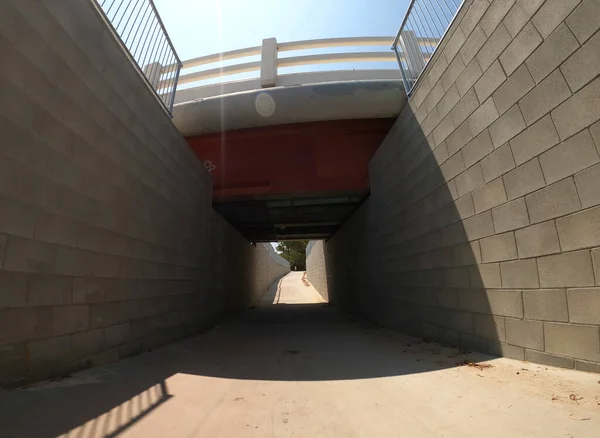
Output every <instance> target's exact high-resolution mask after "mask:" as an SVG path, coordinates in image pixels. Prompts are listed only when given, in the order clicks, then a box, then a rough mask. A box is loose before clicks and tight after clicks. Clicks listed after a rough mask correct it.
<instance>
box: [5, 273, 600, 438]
mask: <svg viewBox="0 0 600 438" xmlns="http://www.w3.org/2000/svg"><path fill="white" fill-rule="evenodd" d="M302 277H303V273H302V272H291V273H289V274H288V275H287V276H286V277H284V278H283V280H282V281H281V283H280V284H279V287H275V288H272V289H271V291H270V293H267V294H266V295H265V298H264V299H263V301H262V304H261V305H260V306H258V307H257V308H256V309H254V310H249V311H247V312H246V313H245V314H244V315H243V316H241V317H239V318H236V319H231V320H229V321H227V322H225V323H223V324H221V325H220V326H218V327H217V328H215V329H214V330H212V331H211V332H209V333H207V334H204V335H201V336H198V337H195V338H191V339H189V340H186V341H183V342H179V343H177V344H174V345H172V346H170V347H167V348H164V349H160V350H156V351H154V352H151V353H146V354H144V355H141V356H137V357H135V358H130V359H126V360H124V361H121V362H118V363H115V364H113V365H108V366H104V367H99V368H93V369H90V370H87V371H83V372H79V373H76V374H74V375H73V376H71V377H69V378H66V379H64V380H60V381H54V382H46V383H41V384H38V385H35V386H32V387H30V388H27V389H20V390H17V391H12V392H4V393H0V431H2V433H1V435H2V437H3V438H12V437H22V436H27V437H42V436H57V435H61V434H62V436H69V437H86V438H93V437H105V436H120V437H144V438H147V437H167V436H169V437H174V436H187V437H222V438H227V437H240V436H244V437H257V438H258V437H266V436H269V437H294V436H296V437H324V438H325V437H326V438H331V437H344V438H346V437H364V436H376V437H380V438H384V437H390V438H391V437H393V438H397V437H399V436H418V437H439V436H445V437H457V438H458V437H459V438H465V437H478V436H485V437H506V436H511V437H544V438H548V437H565V436H576V437H593V436H597V432H598V430H600V418H599V417H598V409H599V406H598V403H600V396H599V392H598V387H599V385H598V383H597V380H598V376H596V375H593V374H585V373H580V372H576V371H569V370H559V369H554V368H550V369H548V368H546V367H543V366H540V365H534V364H524V363H522V362H519V361H515V360H511V359H493V358H491V357H489V356H483V355H479V354H462V353H461V352H460V351H458V350H456V349H454V348H450V347H446V346H442V345H439V344H436V343H424V342H421V341H419V340H418V339H415V338H412V337H408V336H405V335H400V334H398V333H396V332H391V331H388V330H385V329H381V328H378V327H375V326H371V325H368V324H364V323H361V322H352V321H350V320H348V319H346V318H344V317H342V316H340V315H339V314H338V313H337V312H336V311H335V308H333V307H329V306H326V305H324V304H323V303H322V301H323V300H322V299H321V298H320V297H319V295H318V293H317V292H316V290H315V289H314V288H313V287H312V286H310V285H306V284H305V283H304V282H303V281H302ZM276 286H277V284H276ZM275 291H276V292H277V293H275ZM274 297H276V298H275V299H274ZM274 301H275V302H278V303H279V304H273V302H274ZM468 360H472V361H475V362H479V363H485V364H486V365H485V366H487V365H488V364H489V365H490V366H491V367H490V368H485V369H478V368H476V367H470V366H459V365H457V364H459V363H461V362H464V361H468ZM482 361H484V362H482ZM571 394H575V396H573V397H574V398H576V399H577V400H573V399H572V398H571V397H572V396H571ZM595 434H596V435H595Z"/></svg>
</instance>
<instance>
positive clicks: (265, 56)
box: [260, 38, 277, 88]
mask: <svg viewBox="0 0 600 438" xmlns="http://www.w3.org/2000/svg"><path fill="white" fill-rule="evenodd" d="M276 83H277V40H276V39H275V38H265V39H264V40H263V42H262V52H261V57H260V85H261V87H263V88H268V87H274V86H275V85H276Z"/></svg>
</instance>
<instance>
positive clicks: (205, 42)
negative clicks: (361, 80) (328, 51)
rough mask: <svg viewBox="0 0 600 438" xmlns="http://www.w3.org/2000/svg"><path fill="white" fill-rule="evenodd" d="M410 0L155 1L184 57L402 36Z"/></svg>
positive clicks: (174, 42) (180, 53) (180, 54)
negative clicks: (275, 44) (271, 44)
mask: <svg viewBox="0 0 600 438" xmlns="http://www.w3.org/2000/svg"><path fill="white" fill-rule="evenodd" d="M408 2H409V0H155V4H156V7H157V9H158V10H159V12H160V15H161V17H162V19H163V22H164V24H165V27H166V28H167V31H168V32H169V35H170V36H171V39H172V40H173V44H174V45H175V47H176V49H177V51H178V53H179V56H180V58H181V59H182V60H186V59H190V58H194V57H197V56H202V55H209V54H212V53H217V52H223V51H227V50H234V49H239V48H243V47H250V46H256V45H259V44H260V43H261V41H262V39H263V38H269V37H275V38H277V40H278V41H281V42H286V41H298V40H305V39H318V38H336V37H347V36H385V35H396V32H397V31H398V28H399V27H400V24H401V23H402V19H403V17H404V14H405V12H406V9H407V7H408Z"/></svg>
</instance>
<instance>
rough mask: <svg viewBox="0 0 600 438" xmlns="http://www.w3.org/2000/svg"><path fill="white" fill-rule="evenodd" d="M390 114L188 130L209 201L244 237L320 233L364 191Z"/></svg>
mask: <svg viewBox="0 0 600 438" xmlns="http://www.w3.org/2000/svg"><path fill="white" fill-rule="evenodd" d="M393 122H394V120H393V119H361V120H341V121H340V120H337V121H325V122H309V123H298V124H291V125H278V126H271V127H261V128H251V129H244V130H237V131H229V132H224V133H218V134H208V135H202V136H194V137H188V138H187V140H188V143H189V145H190V147H191V148H192V149H193V150H194V152H195V153H196V155H197V156H198V158H200V160H201V161H202V162H204V163H205V166H206V167H207V168H208V169H209V170H210V171H211V174H212V176H213V182H214V186H213V203H214V206H215V208H216V209H217V210H218V211H219V212H220V213H221V214H222V215H223V216H224V217H225V218H226V219H227V220H228V221H229V222H230V223H231V224H233V225H234V226H235V227H236V228H237V229H238V230H239V231H240V232H241V233H242V234H244V236H245V237H246V238H247V239H248V240H250V241H255V242H256V241H273V240H283V239H309V238H313V239H316V238H326V237H329V236H331V235H332V234H333V233H334V232H335V230H336V229H337V228H338V227H339V226H340V225H341V224H342V223H343V221H344V220H345V219H346V218H347V217H348V216H350V215H351V214H352V212H353V211H354V210H355V209H356V207H357V206H358V205H359V204H360V202H362V200H364V198H365V197H366V196H368V194H369V182H368V169H367V167H368V163H369V161H370V159H371V157H372V156H373V154H374V153H375V151H376V150H377V148H378V147H379V145H380V144H381V142H382V141H383V139H384V138H385V136H386V134H387V133H388V131H389V129H390V128H391V126H392V124H393Z"/></svg>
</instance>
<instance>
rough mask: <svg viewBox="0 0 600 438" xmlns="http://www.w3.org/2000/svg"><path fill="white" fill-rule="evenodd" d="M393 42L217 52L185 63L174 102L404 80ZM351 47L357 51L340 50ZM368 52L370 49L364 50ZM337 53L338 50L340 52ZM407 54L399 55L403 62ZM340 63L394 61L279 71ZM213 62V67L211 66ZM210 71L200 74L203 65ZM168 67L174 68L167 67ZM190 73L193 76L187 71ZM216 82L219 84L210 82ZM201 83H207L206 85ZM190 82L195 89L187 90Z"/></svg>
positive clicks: (267, 45)
mask: <svg viewBox="0 0 600 438" xmlns="http://www.w3.org/2000/svg"><path fill="white" fill-rule="evenodd" d="M393 41H394V37H392V36H383V37H352V38H328V39H320V40H307V41H294V42H287V43H277V41H276V40H275V38H267V39H264V40H263V43H262V46H255V47H248V48H245V49H238V50H232V51H230V52H224V53H217V54H213V55H208V56H202V57H199V58H194V59H190V60H187V61H184V62H183V67H182V69H183V72H182V76H181V77H180V78H179V83H178V86H179V89H178V91H177V98H176V101H175V103H183V102H189V101H193V100H195V99H202V98H207V97H213V96H220V95H225V94H231V93H238V92H243V91H251V90H258V89H261V88H268V87H275V86H295V85H304V84H314V83H323V82H340V81H366V80H401V79H402V77H401V75H400V73H399V72H398V68H397V65H396V57H395V56H394V54H393V53H391V52H390V51H389V49H387V50H386V49H384V48H389V46H390V44H392V42H393ZM432 43H433V41H431V40H429V39H427V38H417V41H416V44H419V45H421V46H423V47H426V46H428V45H430V44H432ZM345 47H351V48H356V50H354V49H353V50H347V49H342V50H345V51H344V52H342V53H339V50H340V48H345ZM323 48H325V49H331V51H328V52H327V53H320V54H308V55H301V56H280V53H281V52H293V51H296V50H311V49H323ZM363 48H368V49H363ZM336 50H337V51H338V52H336ZM259 56H260V59H259V60H246V62H240V63H238V64H232V65H226V66H215V65H214V64H217V63H222V62H223V61H230V60H237V59H240V58H250V57H254V59H256V58H257V57H259ZM402 56H403V55H400V58H402ZM340 63H342V64H343V63H389V67H388V68H382V67H383V66H378V68H373V67H371V68H365V69H351V70H325V71H323V70H319V71H312V72H304V73H284V74H281V72H279V71H278V70H279V69H281V68H285V67H298V66H300V67H306V66H310V65H316V64H340ZM211 64H213V65H212V66H211ZM203 66H207V67H208V68H206V69H202V70H200V71H194V70H198V67H203ZM166 68H169V66H167V67H166ZM186 70H187V71H189V73H186ZM240 73H246V74H248V73H250V75H249V76H250V78H247V79H243V80H231V76H232V75H236V74H240ZM210 79H215V81H213V82H214V83H210V84H206V82H207V80H210ZM202 82H205V83H204V84H202ZM188 84H190V85H194V84H197V85H196V86H195V87H187V88H182V86H184V87H185V86H187V85H188Z"/></svg>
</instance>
